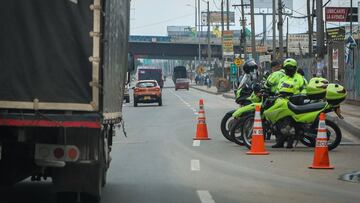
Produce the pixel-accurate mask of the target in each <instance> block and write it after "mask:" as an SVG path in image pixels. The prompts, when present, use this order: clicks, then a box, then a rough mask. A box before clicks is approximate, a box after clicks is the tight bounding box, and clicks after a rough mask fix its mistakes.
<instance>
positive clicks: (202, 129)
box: [194, 99, 210, 140]
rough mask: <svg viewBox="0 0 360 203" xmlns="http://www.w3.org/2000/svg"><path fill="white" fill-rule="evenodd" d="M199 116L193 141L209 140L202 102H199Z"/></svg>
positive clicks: (201, 100)
mask: <svg viewBox="0 0 360 203" xmlns="http://www.w3.org/2000/svg"><path fill="white" fill-rule="evenodd" d="M199 108H200V110H199V116H198V123H197V127H196V137H195V138H194V140H210V138H209V136H208V130H207V125H206V119H205V110H204V100H203V99H200V100H199Z"/></svg>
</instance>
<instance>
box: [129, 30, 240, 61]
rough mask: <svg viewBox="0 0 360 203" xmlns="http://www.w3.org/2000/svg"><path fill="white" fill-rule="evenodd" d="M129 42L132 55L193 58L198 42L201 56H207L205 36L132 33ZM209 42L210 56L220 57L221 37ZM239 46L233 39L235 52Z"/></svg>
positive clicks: (195, 55) (195, 54) (197, 50)
mask: <svg viewBox="0 0 360 203" xmlns="http://www.w3.org/2000/svg"><path fill="white" fill-rule="evenodd" d="M129 42H130V43H129V44H130V52H132V53H133V54H134V55H137V56H142V57H144V58H156V59H169V58H182V59H194V58H195V57H198V54H199V43H200V53H201V57H202V58H207V38H199V39H198V38H196V37H186V38H184V37H178V38H177V37H169V36H139V35H133V36H130V39H129ZM210 44H211V57H212V58H221V57H222V53H221V39H220V38H211V39H210ZM239 48H240V46H239V40H234V51H235V53H239Z"/></svg>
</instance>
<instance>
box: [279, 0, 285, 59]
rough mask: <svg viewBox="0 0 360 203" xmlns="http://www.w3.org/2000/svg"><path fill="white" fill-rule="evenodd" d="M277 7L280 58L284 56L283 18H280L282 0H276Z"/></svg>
mask: <svg viewBox="0 0 360 203" xmlns="http://www.w3.org/2000/svg"><path fill="white" fill-rule="evenodd" d="M278 9H279V22H278V29H279V54H280V59H282V58H283V56H284V44H283V19H282V9H283V2H282V0H278Z"/></svg>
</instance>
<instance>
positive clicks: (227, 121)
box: [220, 112, 235, 142]
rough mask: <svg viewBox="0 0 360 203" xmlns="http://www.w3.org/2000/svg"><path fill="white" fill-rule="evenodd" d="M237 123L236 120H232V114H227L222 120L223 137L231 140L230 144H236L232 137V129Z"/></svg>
mask: <svg viewBox="0 0 360 203" xmlns="http://www.w3.org/2000/svg"><path fill="white" fill-rule="evenodd" d="M234 123H235V120H234V119H233V118H232V113H229V112H228V113H226V114H225V116H224V117H223V119H222V120H221V124H220V129H221V133H222V135H223V136H224V137H225V138H226V139H227V140H229V141H230V142H234V140H233V139H231V137H230V129H231V127H232V125H233V124H234Z"/></svg>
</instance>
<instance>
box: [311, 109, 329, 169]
mask: <svg viewBox="0 0 360 203" xmlns="http://www.w3.org/2000/svg"><path fill="white" fill-rule="evenodd" d="M327 143H328V138H327V134H326V124H325V114H324V113H320V119H319V127H318V133H317V136H316V146H315V153H314V160H313V164H312V165H311V166H309V168H312V169H334V167H333V166H330V161H329V150H328V145H327Z"/></svg>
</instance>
